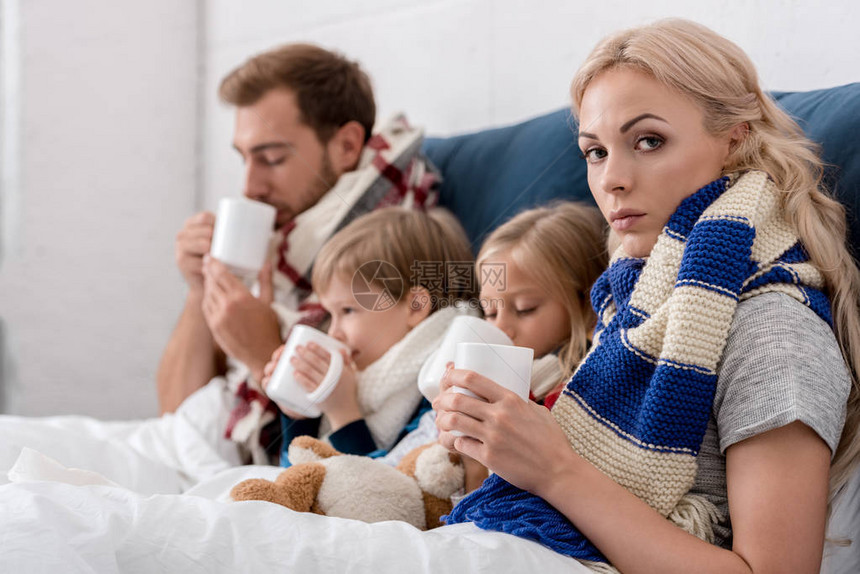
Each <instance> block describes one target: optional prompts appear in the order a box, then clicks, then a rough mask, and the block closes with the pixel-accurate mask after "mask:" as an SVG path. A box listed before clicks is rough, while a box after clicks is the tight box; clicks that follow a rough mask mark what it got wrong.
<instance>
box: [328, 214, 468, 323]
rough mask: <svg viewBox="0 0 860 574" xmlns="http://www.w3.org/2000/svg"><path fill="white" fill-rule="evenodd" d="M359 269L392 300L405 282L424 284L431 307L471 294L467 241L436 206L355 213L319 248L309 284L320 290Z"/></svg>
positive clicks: (353, 275) (405, 287) (352, 277)
mask: <svg viewBox="0 0 860 574" xmlns="http://www.w3.org/2000/svg"><path fill="white" fill-rule="evenodd" d="M386 264H387V265H386ZM359 270H361V271H362V273H361V275H362V278H363V280H366V281H367V282H368V283H369V284H370V285H371V286H375V287H376V288H378V289H380V290H383V291H385V290H387V291H388V293H390V295H391V297H392V298H393V300H394V301H400V300H401V299H402V298H403V295H404V293H405V292H406V291H407V290H408V288H409V287H412V288H417V287H423V288H424V289H426V290H427V292H428V293H429V301H427V303H429V304H430V305H431V308H430V310H431V312H433V311H436V310H437V309H439V308H440V307H443V306H448V305H452V304H453V303H455V302H456V301H469V300H472V299H474V298H475V286H476V283H477V282H476V281H475V279H474V273H475V270H474V256H473V255H472V251H471V249H470V247H469V240H468V238H467V237H466V233H465V231H463V228H462V226H461V225H460V223H459V222H458V221H457V219H456V218H455V217H454V216H453V215H452V214H451V213H450V212H448V211H446V210H444V209H441V208H435V209H432V210H430V211H429V212H423V211H418V210H413V209H406V208H403V207H386V208H384V209H379V210H376V211H373V212H371V213H368V214H367V215H363V216H362V217H359V218H358V219H356V220H355V221H353V222H352V223H350V224H349V225H347V226H346V227H344V228H343V229H341V230H340V231H338V232H337V233H335V234H334V236H332V238H331V239H329V240H328V241H327V242H326V243H325V245H323V247H322V249H320V252H319V254H318V255H317V257H316V260H315V261H314V268H313V271H312V273H311V284H312V285H313V287H314V290H315V291H317V292H320V291H325V290H326V289H328V287H329V285H330V284H331V281H332V279H333V278H335V277H339V278H342V279H344V280H345V281H350V282H352V281H354V280H355V278H356V277H357V273H358V272H359ZM398 275H399V277H398ZM353 285H355V283H353Z"/></svg>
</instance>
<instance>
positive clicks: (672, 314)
mask: <svg viewBox="0 0 860 574" xmlns="http://www.w3.org/2000/svg"><path fill="white" fill-rule="evenodd" d="M823 287H824V286H823V280H822V277H821V275H820V274H819V273H818V271H817V270H816V269H815V268H813V267H812V265H811V264H809V263H808V262H807V256H806V252H805V250H804V249H803V247H802V246H801V245H800V244H799V243H798V240H797V237H796V236H795V234H794V232H793V231H792V229H791V227H790V226H789V224H788V223H787V222H786V220H785V217H784V212H783V209H782V205H781V202H780V200H779V197H778V192H777V190H776V189H775V186H774V184H773V182H772V181H771V180H770V179H769V178H768V177H767V175H766V174H764V173H762V172H748V173H745V174H743V175H741V176H740V177H734V176H733V177H724V178H721V179H719V180H717V181H715V182H713V183H711V184H709V185H707V186H705V187H703V188H702V189H700V190H699V191H697V192H696V193H694V194H693V195H692V196H690V197H688V198H687V199H685V200H684V201H683V202H682V203H681V205H680V206H679V207H678V209H677V210H676V211H675V213H674V214H673V215H672V217H671V218H670V219H669V222H668V223H667V224H666V227H665V228H664V229H663V232H662V233H661V234H660V236H659V238H658V239H657V243H656V245H655V246H654V248H653V250H652V251H651V254H650V256H649V257H648V259H647V260H642V259H633V258H630V257H628V256H626V255H625V254H624V253H622V252H621V250H619V251H618V252H616V253H615V255H614V256H613V261H612V264H611V266H610V267H609V269H608V270H607V271H606V272H604V273H603V275H601V277H600V278H599V279H598V281H597V283H596V284H595V285H594V288H593V289H592V292H591V300H592V305H593V306H594V309H595V310H596V311H597V314H598V325H597V328H596V330H595V344H594V345H593V347H592V349H591V351H590V352H589V354H588V356H587V357H586V358H585V360H584V361H583V363H582V364H581V365H580V367H579V369H578V370H577V371H576V373H575V374H574V375H573V377H572V378H571V380H570V381H569V382H568V384H567V386H566V388H565V390H564V393H563V394H562V396H561V397H560V398H559V399H558V401H557V402H556V403H555V405H554V406H553V409H552V414H553V415H554V416H555V418H556V420H557V421H558V423H559V424H560V425H561V427H562V429H564V432H565V433H566V435H567V438H568V441H570V444H571V446H572V447H573V448H574V450H576V452H578V453H579V454H580V455H581V456H582V457H584V458H585V459H586V460H588V461H589V462H590V463H591V464H593V465H594V466H596V467H597V468H599V469H600V470H601V471H603V472H604V473H605V474H607V475H608V476H610V477H611V478H612V479H613V480H615V481H616V482H618V483H619V484H621V485H622V486H624V487H625V488H627V489H628V490H629V491H630V492H632V493H633V494H635V495H636V496H638V497H639V498H641V499H642V500H644V501H645V502H647V503H648V504H649V505H650V506H651V507H652V508H654V509H655V510H656V511H658V512H659V513H660V514H662V515H663V516H665V517H667V518H669V519H670V520H672V521H673V522H675V523H676V524H678V525H679V526H681V527H682V528H684V529H685V530H687V531H689V532H691V533H693V534H696V535H697V536H699V537H701V538H703V539H709V538H712V536H713V534H712V522H713V520H714V519H715V517H716V511H715V510H716V509H715V508H714V507H713V505H712V504H711V503H710V502H708V501H706V500H705V499H704V498H702V497H698V496H694V495H691V494H688V492H689V490H690V488H691V487H692V486H693V482H694V480H695V477H696V469H697V465H696V456H697V455H698V453H699V448H700V446H701V444H702V439H703V437H704V435H705V430H706V428H707V425H708V419H709V416H710V414H711V408H712V403H713V399H714V392H715V388H716V383H717V371H716V370H717V365H718V363H719V361H720V357H721V356H722V353H723V349H724V347H725V344H726V338H727V336H728V332H729V327H730V325H731V323H732V318H733V316H734V313H735V308H736V307H737V304H738V301H741V300H744V299H747V298H749V297H752V296H755V295H758V294H760V293H763V292H773V291H778V292H781V293H786V294H788V295H791V296H792V297H794V298H796V299H798V300H799V301H801V302H803V303H805V304H806V305H808V306H809V307H810V308H812V309H813V310H814V311H815V312H816V313H818V315H819V316H821V317H822V318H823V319H824V320H826V321H827V322H828V323H831V316H830V304H829V301H828V300H827V297H826V296H825V295H824V294H823V292H822V291H821V289H823ZM447 522H448V524H455V523H459V522H474V523H475V524H477V525H478V526H479V527H481V528H483V529H486V530H497V531H502V532H508V533H510V534H514V535H517V536H521V537H523V538H528V539H531V540H535V541H537V542H540V543H541V544H543V545H545V546H548V547H549V548H552V549H553V550H555V551H557V552H560V553H562V554H566V555H569V556H572V557H574V558H577V559H580V560H582V561H584V562H586V563H589V566H591V567H592V568H594V569H596V570H600V571H611V570H612V568H611V566H609V565H608V564H606V562H607V561H606V558H605V557H604V556H603V555H602V554H601V553H600V552H599V551H598V550H597V548H595V547H594V545H592V544H591V542H589V541H588V539H586V538H585V536H583V535H582V534H580V533H579V531H578V530H577V529H576V527H575V526H573V524H571V523H570V522H569V521H568V520H567V519H566V518H565V517H564V516H563V515H562V514H561V513H559V512H558V511H557V510H556V509H555V508H553V507H552V506H550V505H549V504H547V503H546V502H545V501H544V500H542V499H541V498H538V497H537V496H534V495H532V494H529V493H528V492H524V491H522V490H520V489H518V488H516V487H514V486H512V485H511V484H509V483H507V482H506V481H504V480H503V479H501V478H500V477H499V476H498V475H493V476H491V477H490V478H489V479H487V480H486V481H485V482H484V484H483V486H482V487H481V488H480V489H478V490H476V491H475V492H473V493H472V494H470V495H469V496H467V497H466V498H464V499H463V500H462V501H461V502H460V504H458V505H457V506H456V507H455V508H454V510H453V511H452V512H451V514H450V515H449V516H448V517H447Z"/></svg>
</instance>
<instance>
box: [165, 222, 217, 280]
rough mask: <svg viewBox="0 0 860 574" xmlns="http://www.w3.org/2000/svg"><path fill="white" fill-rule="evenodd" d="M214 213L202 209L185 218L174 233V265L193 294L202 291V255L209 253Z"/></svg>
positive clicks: (213, 226)
mask: <svg viewBox="0 0 860 574" xmlns="http://www.w3.org/2000/svg"><path fill="white" fill-rule="evenodd" d="M214 229H215V215H214V214H212V213H210V212H208V211H202V212H200V213H197V214H195V215H192V216H191V217H189V218H188V219H186V220H185V224H184V225H183V226H182V229H180V230H179V233H177V234H176V248H175V249H176V252H175V257H176V266H177V267H179V272H180V273H182V277H183V278H184V279H185V282H186V283H188V287H189V288H190V289H191V292H192V294H193V295H196V296H200V295H202V293H203V256H204V255H206V254H207V253H209V247H210V245H211V244H212V232H213V230H214Z"/></svg>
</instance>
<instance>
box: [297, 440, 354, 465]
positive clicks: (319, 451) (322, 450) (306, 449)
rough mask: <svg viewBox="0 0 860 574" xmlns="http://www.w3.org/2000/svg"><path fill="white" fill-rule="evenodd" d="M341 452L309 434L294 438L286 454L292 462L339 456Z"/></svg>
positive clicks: (299, 462) (314, 460) (300, 462)
mask: <svg viewBox="0 0 860 574" xmlns="http://www.w3.org/2000/svg"><path fill="white" fill-rule="evenodd" d="M341 454H342V453H341V452H339V451H338V450H336V449H335V448H333V447H332V446H331V445H329V444H328V443H325V442H323V441H321V440H319V439H315V438H313V437H309V436H298V437H296V438H294V439H293V442H291V443H290V447H289V449H288V450H287V456H288V457H289V459H290V463H292V464H302V463H304V462H319V461H321V460H323V459H326V458H331V457H333V456H340V455H341Z"/></svg>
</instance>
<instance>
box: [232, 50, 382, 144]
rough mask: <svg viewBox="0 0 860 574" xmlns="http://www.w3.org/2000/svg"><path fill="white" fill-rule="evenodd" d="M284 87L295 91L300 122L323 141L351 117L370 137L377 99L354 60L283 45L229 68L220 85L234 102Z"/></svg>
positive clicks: (247, 101) (242, 102)
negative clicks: (230, 70)
mask: <svg viewBox="0 0 860 574" xmlns="http://www.w3.org/2000/svg"><path fill="white" fill-rule="evenodd" d="M275 88H287V89H289V90H291V91H292V92H293V93H294V94H295V95H296V100H297V101H298V106H299V111H300V112H301V115H302V121H303V123H305V124H306V125H308V126H309V127H310V128H312V129H313V130H314V131H315V132H316V134H317V137H318V138H319V140H320V141H321V142H322V143H326V142H328V141H329V139H331V137H332V136H333V135H334V134H335V132H336V131H337V130H338V129H339V128H340V127H341V126H343V125H344V124H346V123H347V122H349V121H353V120H355V121H357V122H358V123H360V124H361V125H362V127H364V141H365V142H367V140H368V139H370V135H371V131H372V130H373V122H374V121H375V119H376V104H375V102H374V100H373V88H372V87H371V85H370V78H368V76H367V74H365V73H364V71H363V70H362V69H361V68H360V67H359V65H358V63H356V62H352V61H350V60H347V59H346V58H345V57H344V56H342V55H341V54H338V53H335V52H330V51H328V50H324V49H323V48H320V47H319V46H314V45H312V44H287V45H285V46H281V47H278V48H274V49H272V50H269V51H267V52H263V53H261V54H257V55H256V56H254V57H252V58H250V59H249V60H248V61H246V62H245V63H244V64H242V65H241V66H239V67H238V68H236V69H235V70H233V71H232V72H230V73H229V74H228V75H227V76H226V77H225V78H224V79H223V80H222V81H221V86H220V88H219V89H218V95H219V96H220V98H221V100H223V101H224V102H226V103H228V104H232V105H234V106H250V105H253V104H255V103H257V102H258V101H259V100H260V99H261V98H262V97H263V96H264V95H265V94H266V93H267V92H268V91H270V90H273V89H275Z"/></svg>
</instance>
